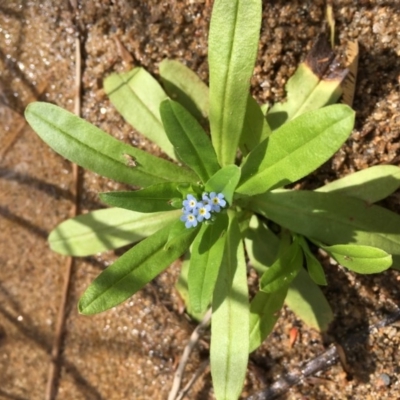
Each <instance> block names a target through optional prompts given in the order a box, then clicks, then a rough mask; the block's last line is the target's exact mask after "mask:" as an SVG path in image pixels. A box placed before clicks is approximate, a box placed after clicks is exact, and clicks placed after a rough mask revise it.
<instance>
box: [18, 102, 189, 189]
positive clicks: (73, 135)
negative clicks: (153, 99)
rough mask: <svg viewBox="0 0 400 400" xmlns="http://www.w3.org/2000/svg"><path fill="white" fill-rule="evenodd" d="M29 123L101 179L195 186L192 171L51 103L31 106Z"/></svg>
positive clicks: (36, 103)
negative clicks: (137, 147) (143, 149)
mask: <svg viewBox="0 0 400 400" xmlns="http://www.w3.org/2000/svg"><path fill="white" fill-rule="evenodd" d="M25 117H26V120H27V121H28V122H29V124H30V125H31V127H32V128H33V130H34V131H35V132H36V133H37V134H38V135H39V136H40V137H41V138H42V139H43V140H44V141H45V142H46V143H47V144H48V145H49V146H50V147H51V148H52V149H53V150H54V151H56V152H57V153H59V154H61V155H62V156H63V157H65V158H66V159H68V160H70V161H72V162H74V163H76V164H78V165H80V166H81V167H83V168H86V169H89V170H91V171H93V172H96V173H98V174H99V175H102V176H105V177H107V178H111V179H114V180H116V181H118V182H123V183H128V184H130V185H135V186H143V187H144V186H149V185H152V184H155V183H162V182H168V181H172V182H176V181H178V182H193V183H195V182H196V176H195V175H194V174H193V173H192V172H191V171H189V170H187V169H185V168H182V167H179V166H178V165H175V164H172V163H170V162H169V161H166V160H162V159H160V158H157V157H154V156H152V155H150V154H148V153H146V152H145V151H142V150H139V149H136V148H134V147H132V146H129V145H127V144H124V143H122V142H120V141H119V140H117V139H115V138H113V137H112V136H110V135H108V134H107V133H105V132H103V131H102V130H101V129H99V128H96V127H95V126H94V125H92V124H90V123H89V122H86V121H85V120H83V119H81V118H78V117H77V116H76V115H74V114H72V113H70V112H68V111H66V110H64V109H62V108H60V107H57V106H55V105H53V104H50V103H41V102H35V103H30V104H29V105H28V107H27V108H26V110H25Z"/></svg>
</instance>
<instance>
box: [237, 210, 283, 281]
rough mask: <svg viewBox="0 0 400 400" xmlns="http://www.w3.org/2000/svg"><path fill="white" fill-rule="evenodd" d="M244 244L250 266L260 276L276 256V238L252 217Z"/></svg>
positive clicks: (277, 246)
mask: <svg viewBox="0 0 400 400" xmlns="http://www.w3.org/2000/svg"><path fill="white" fill-rule="evenodd" d="M244 242H245V244H246V251H247V255H248V257H249V259H250V262H251V265H252V266H253V267H254V268H255V269H256V271H257V272H258V273H259V274H260V275H262V274H263V273H264V271H265V269H266V267H270V266H271V265H272V264H273V263H274V262H275V260H276V257H277V256H278V250H279V238H278V236H276V235H275V234H274V233H273V232H272V231H271V230H270V229H269V228H268V227H267V226H266V225H265V224H263V223H262V222H261V221H260V220H259V219H258V218H257V216H255V215H253V216H252V217H251V220H250V224H249V228H248V229H247V230H246V234H245V239H244Z"/></svg>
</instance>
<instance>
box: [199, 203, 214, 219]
mask: <svg viewBox="0 0 400 400" xmlns="http://www.w3.org/2000/svg"><path fill="white" fill-rule="evenodd" d="M210 211H211V206H210V204H203V203H201V202H199V203H197V221H199V222H202V221H203V219H210V218H211V214H210Z"/></svg>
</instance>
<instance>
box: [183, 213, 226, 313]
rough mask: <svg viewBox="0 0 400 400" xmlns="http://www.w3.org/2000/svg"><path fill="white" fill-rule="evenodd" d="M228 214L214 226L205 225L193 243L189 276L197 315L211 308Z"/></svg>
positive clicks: (193, 304)
mask: <svg viewBox="0 0 400 400" xmlns="http://www.w3.org/2000/svg"><path fill="white" fill-rule="evenodd" d="M227 227H228V216H227V214H220V215H218V216H217V218H216V220H215V222H214V223H212V224H203V225H202V227H201V230H200V232H199V234H198V235H197V236H196V239H195V240H194V242H193V247H192V252H191V260H190V270H189V276H188V285H189V297H190V304H191V307H192V309H193V311H194V312H195V313H204V312H205V311H206V310H207V308H208V307H209V305H210V303H211V300H212V294H213V291H214V286H215V282H216V280H217V276H218V271H219V267H220V265H221V261H222V256H223V254H224V246H225V239H226V235H225V231H226V229H227Z"/></svg>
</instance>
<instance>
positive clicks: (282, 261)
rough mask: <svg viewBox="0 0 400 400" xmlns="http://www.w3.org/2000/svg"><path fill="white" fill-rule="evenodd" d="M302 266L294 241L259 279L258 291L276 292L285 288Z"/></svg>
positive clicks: (299, 253) (298, 248)
mask: <svg viewBox="0 0 400 400" xmlns="http://www.w3.org/2000/svg"><path fill="white" fill-rule="evenodd" d="M302 265H303V254H302V252H301V249H300V246H299V244H298V242H297V241H296V240H295V241H294V242H293V243H292V244H291V245H290V246H289V247H288V248H286V249H284V251H283V252H282V253H281V255H280V256H279V257H278V259H277V260H276V261H275V262H274V263H273V264H272V266H271V267H270V268H268V269H267V270H266V271H265V272H264V273H263V275H262V276H261V279H260V289H261V290H262V291H263V292H266V293H272V292H276V291H277V290H279V289H282V288H283V287H287V286H288V285H289V284H290V282H291V281H292V280H293V279H294V278H295V277H296V275H297V274H298V273H299V271H300V269H301V267H302Z"/></svg>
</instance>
